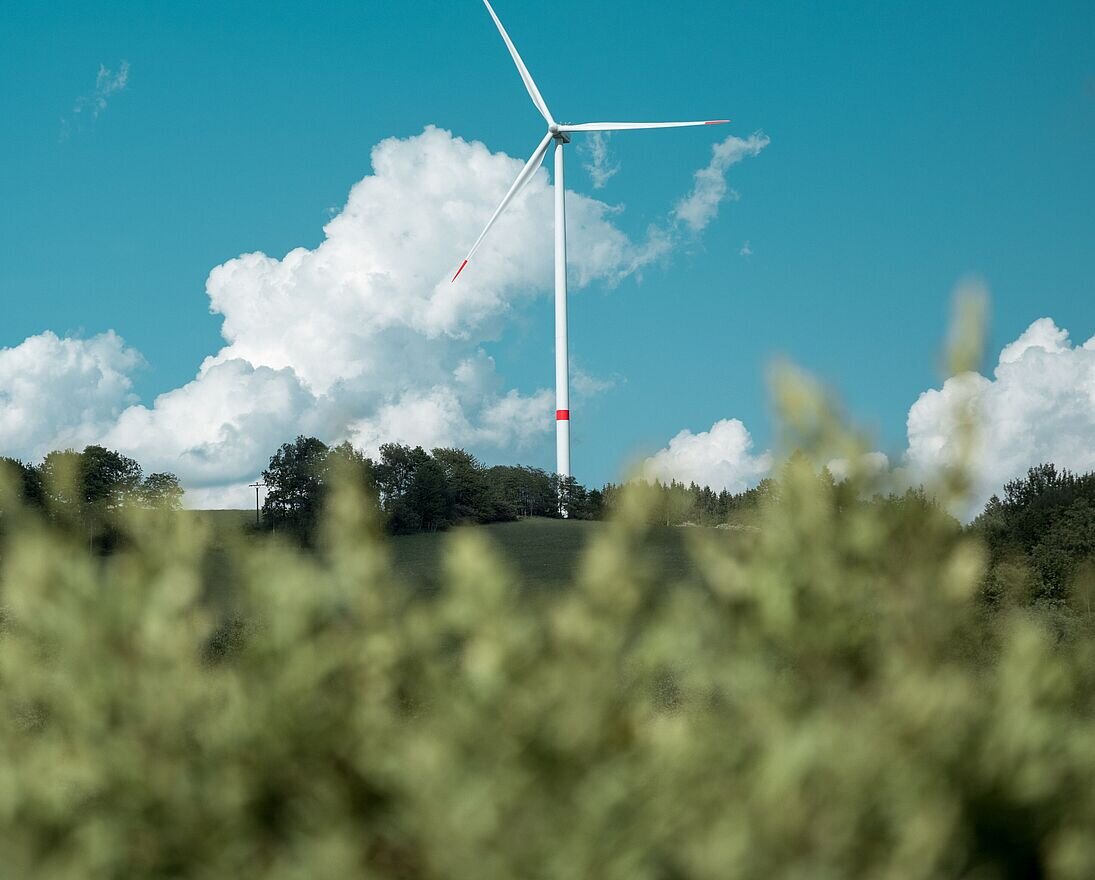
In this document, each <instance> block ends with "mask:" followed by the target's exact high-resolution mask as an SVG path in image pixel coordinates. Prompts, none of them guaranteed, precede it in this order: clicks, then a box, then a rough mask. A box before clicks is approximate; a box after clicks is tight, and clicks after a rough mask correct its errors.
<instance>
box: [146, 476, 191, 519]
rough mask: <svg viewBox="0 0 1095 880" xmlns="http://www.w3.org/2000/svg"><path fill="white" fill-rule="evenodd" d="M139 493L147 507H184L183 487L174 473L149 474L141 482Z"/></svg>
mask: <svg viewBox="0 0 1095 880" xmlns="http://www.w3.org/2000/svg"><path fill="white" fill-rule="evenodd" d="M139 495H140V499H141V503H142V504H143V505H144V506H145V507H151V508H153V509H156V510H179V509H180V508H181V507H182V499H183V487H182V486H181V485H180V483H179V478H178V477H176V476H175V475H174V474H171V473H161V474H149V475H148V476H147V477H145V478H144V482H143V483H141V488H140V492H139Z"/></svg>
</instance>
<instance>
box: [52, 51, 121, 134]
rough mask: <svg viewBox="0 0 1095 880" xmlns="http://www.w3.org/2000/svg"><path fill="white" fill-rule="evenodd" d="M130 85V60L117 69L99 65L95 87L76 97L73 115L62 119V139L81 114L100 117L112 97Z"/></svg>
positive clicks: (69, 131) (94, 117)
mask: <svg viewBox="0 0 1095 880" xmlns="http://www.w3.org/2000/svg"><path fill="white" fill-rule="evenodd" d="M128 85H129V62H128V61H126V60H124V59H123V60H122V61H121V63H120V64H119V65H118V69H117V70H111V69H110V68H109V67H107V66H106V65H105V64H100V65H99V72H98V73H97V74H96V75H95V88H94V89H93V90H92V91H91V92H90V93H88V94H86V95H81V96H80V97H78V98H77V99H76V103H75V104H74V105H73V107H72V116H71V117H70V118H66V119H62V120H61V140H64V139H65V138H67V137H68V136H69V134H70V133H71V131H72V126H73V124H74V123H75V122H76V120H77V119H78V118H79V117H81V116H84V117H86V116H90V117H91V118H92V119H98V118H99V116H100V114H101V113H102V112H103V111H104V110H106V108H107V105H108V104H109V103H110V100H111V98H112V97H113V96H114V95H116V94H118V93H119V92H124V91H125V89H126V86H128Z"/></svg>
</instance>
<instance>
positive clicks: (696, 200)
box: [673, 132, 770, 232]
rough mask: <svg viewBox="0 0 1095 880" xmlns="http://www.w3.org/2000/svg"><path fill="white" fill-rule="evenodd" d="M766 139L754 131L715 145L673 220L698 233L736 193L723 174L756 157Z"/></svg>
mask: <svg viewBox="0 0 1095 880" xmlns="http://www.w3.org/2000/svg"><path fill="white" fill-rule="evenodd" d="M769 143H770V140H769V138H768V135H766V134H763V133H762V132H756V133H754V134H751V135H749V137H747V138H745V139H742V138H739V137H735V136H733V135H731V136H730V137H728V138H727V139H726V140H724V141H723V142H722V143H719V144H715V147H714V150H713V155H712V156H711V161H710V163H708V165H707V167H706V168H701V169H700V170H699V171H697V172H696V176H695V182H694V183H693V186H692V192H690V193H689V194H688V195H687V196H685V197H684V198H683V199H681V200H680V201H679V202H678V203H677V207H676V208H675V209H674V211H673V215H674V217H675V218H676V219H677V220H679V221H680V222H682V223H684V224H686V225H687V226H688V227H689V228H690V229H691V230H692V231H693V232H700V231H701V230H703V229H705V228H706V227H707V224H708V223H710V222H711V221H712V220H714V219H715V217H716V216H717V215H718V213H719V205H720V204H721V203H722V201H723V200H724V199H727V198H729V199H732V200H734V201H737V199H738V198H739V196H738V194H737V192H736V191H735V190H732V189H730V188H729V186H728V185H727V183H726V171H727V169H728V168H729V167H730V166H731V165H736V164H737V163H738V162H740V161H741V160H742V159H746V158H748V157H749V156H756V155H757V154H758V153H759V152H760V151H761V150H763V149H764V148H765V147H766V146H768V144H769Z"/></svg>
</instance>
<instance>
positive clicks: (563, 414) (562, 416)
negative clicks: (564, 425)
mask: <svg viewBox="0 0 1095 880" xmlns="http://www.w3.org/2000/svg"><path fill="white" fill-rule="evenodd" d="M555 421H557V422H569V421H570V410H569V409H557V410H555Z"/></svg>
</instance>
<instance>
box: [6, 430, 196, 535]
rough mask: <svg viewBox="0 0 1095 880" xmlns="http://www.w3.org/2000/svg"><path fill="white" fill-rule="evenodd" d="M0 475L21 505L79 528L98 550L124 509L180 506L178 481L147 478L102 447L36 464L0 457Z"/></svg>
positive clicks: (162, 474) (65, 452) (68, 451)
mask: <svg viewBox="0 0 1095 880" xmlns="http://www.w3.org/2000/svg"><path fill="white" fill-rule="evenodd" d="M0 474H3V475H4V476H6V477H7V479H8V480H9V481H10V482H11V483H12V484H14V485H15V486H16V487H17V489H18V491H19V492H20V495H21V496H22V499H23V503H24V504H25V505H27V506H29V507H31V508H35V509H38V510H39V511H41V512H42V513H43V515H45V516H46V517H48V518H49V519H50V520H52V521H54V522H57V523H60V524H63V525H66V526H71V527H74V528H79V529H80V531H81V532H82V533H86V534H87V535H88V542H89V544H92V545H97V546H99V547H100V548H109V547H110V546H111V544H112V543H113V541H114V538H115V536H116V534H117V530H116V529H115V518H116V516H117V515H118V513H119V512H120V511H121V510H122V509H123V508H126V507H140V508H145V509H157V510H178V509H179V508H181V507H182V497H183V488H182V485H181V484H180V483H179V478H178V477H176V476H175V475H174V474H172V473H168V472H160V473H151V474H148V475H147V476H146V475H145V473H144V471H143V469H142V468H141V465H140V464H139V463H138V462H137V461H136V460H134V459H132V458H129V457H128V456H125V455H122V454H121V453H120V452H116V451H114V450H112V449H107V448H105V447H103V446H86V447H84V449H83V451H82V452H77V451H76V450H73V449H65V450H55V451H53V452H50V453H49V454H48V455H46V457H45V458H43V459H42V461H41V462H40V463H38V464H29V463H27V462H23V461H20V460H18V459H14V458H5V457H0Z"/></svg>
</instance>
